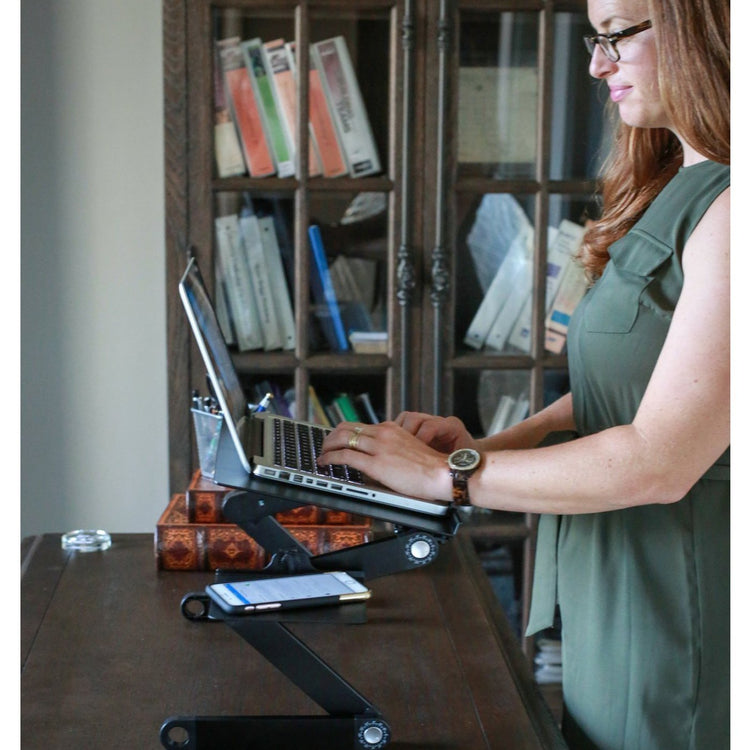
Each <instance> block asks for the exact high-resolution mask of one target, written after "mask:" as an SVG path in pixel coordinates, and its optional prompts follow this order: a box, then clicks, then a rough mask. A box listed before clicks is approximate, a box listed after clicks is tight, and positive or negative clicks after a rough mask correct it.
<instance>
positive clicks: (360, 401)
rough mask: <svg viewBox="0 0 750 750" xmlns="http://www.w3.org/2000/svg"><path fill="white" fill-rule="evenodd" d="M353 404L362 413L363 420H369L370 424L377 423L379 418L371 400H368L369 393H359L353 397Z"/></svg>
mask: <svg viewBox="0 0 750 750" xmlns="http://www.w3.org/2000/svg"><path fill="white" fill-rule="evenodd" d="M354 402H355V405H356V406H358V407H359V411H360V412H361V413H362V416H363V417H364V419H363V420H362V421H363V422H370V423H371V424H378V423H379V422H380V419H378V415H377V414H376V413H375V409H374V408H373V405H372V401H371V400H370V394H369V393H359V394H357V395H356V396H355V397H354Z"/></svg>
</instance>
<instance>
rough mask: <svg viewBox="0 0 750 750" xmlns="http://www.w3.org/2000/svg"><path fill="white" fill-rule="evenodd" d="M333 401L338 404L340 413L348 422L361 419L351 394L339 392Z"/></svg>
mask: <svg viewBox="0 0 750 750" xmlns="http://www.w3.org/2000/svg"><path fill="white" fill-rule="evenodd" d="M333 401H334V403H335V404H336V405H337V406H338V408H339V410H340V413H341V415H342V417H343V418H344V420H345V421H346V422H359V421H361V420H360V418H359V413H358V412H357V408H356V407H355V406H354V403H353V402H352V400H351V398H349V394H347V393H339V394H338V396H336V397H335V398H334V399H333Z"/></svg>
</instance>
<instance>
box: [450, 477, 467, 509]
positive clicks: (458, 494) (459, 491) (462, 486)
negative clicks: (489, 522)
mask: <svg viewBox="0 0 750 750" xmlns="http://www.w3.org/2000/svg"><path fill="white" fill-rule="evenodd" d="M451 476H452V477H453V504H454V505H471V501H470V500H469V478H468V477H465V476H458V475H457V472H453V471H452V472H451Z"/></svg>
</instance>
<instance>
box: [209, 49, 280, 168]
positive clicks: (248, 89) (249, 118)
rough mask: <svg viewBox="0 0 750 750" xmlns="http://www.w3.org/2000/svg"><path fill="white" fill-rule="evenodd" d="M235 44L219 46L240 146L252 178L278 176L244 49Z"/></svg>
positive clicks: (226, 87)
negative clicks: (246, 65) (245, 59)
mask: <svg viewBox="0 0 750 750" xmlns="http://www.w3.org/2000/svg"><path fill="white" fill-rule="evenodd" d="M232 41H233V40H223V41H221V42H219V43H218V44H219V57H220V60H221V67H222V70H223V72H224V83H225V90H226V92H227V95H228V99H229V103H230V109H231V112H232V116H233V118H234V122H235V124H236V126H237V130H238V131H239V134H240V144H241V145H242V152H243V154H244V156H245V161H246V163H247V168H248V171H249V173H250V176H251V177H268V176H270V175H272V174H275V173H276V167H275V165H274V162H273V156H272V154H271V150H270V148H269V145H268V141H267V140H266V135H265V132H264V130H263V121H262V119H261V113H260V110H259V109H258V103H257V101H256V98H255V94H254V92H253V84H252V81H251V79H250V75H249V73H248V70H247V68H246V67H245V61H244V59H243V56H242V50H241V49H240V46H239V44H233V43H232Z"/></svg>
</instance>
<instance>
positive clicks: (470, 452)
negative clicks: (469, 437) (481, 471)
mask: <svg viewBox="0 0 750 750" xmlns="http://www.w3.org/2000/svg"><path fill="white" fill-rule="evenodd" d="M480 459H481V456H480V455H479V453H477V451H475V450H474V449H473V448H461V449H460V450H457V451H453V453H451V455H450V456H449V458H448V465H449V466H450V467H451V468H452V469H461V470H464V471H466V470H468V469H474V468H476V467H477V466H478V465H479V461H480Z"/></svg>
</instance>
